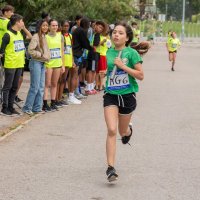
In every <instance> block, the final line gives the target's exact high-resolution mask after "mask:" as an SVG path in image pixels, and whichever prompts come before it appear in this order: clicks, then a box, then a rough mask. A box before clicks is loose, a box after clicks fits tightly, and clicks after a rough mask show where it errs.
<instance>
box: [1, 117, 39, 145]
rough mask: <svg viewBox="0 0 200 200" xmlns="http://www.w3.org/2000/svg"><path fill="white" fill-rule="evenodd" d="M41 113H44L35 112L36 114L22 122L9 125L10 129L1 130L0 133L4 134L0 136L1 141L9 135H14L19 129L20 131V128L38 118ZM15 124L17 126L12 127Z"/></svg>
mask: <svg viewBox="0 0 200 200" xmlns="http://www.w3.org/2000/svg"><path fill="white" fill-rule="evenodd" d="M41 115H43V114H35V115H33V116H31V117H30V118H29V119H27V120H24V121H23V122H22V123H21V124H12V125H11V126H10V127H7V129H8V131H5V132H4V130H0V133H3V134H4V135H3V136H0V142H1V141H3V140H5V139H6V138H7V137H9V136H11V135H13V134H14V133H16V132H17V131H19V130H20V129H22V128H23V127H24V126H25V125H26V124H28V123H29V122H30V121H32V120H34V119H36V118H37V117H39V116H41ZM13 126H16V127H15V128H12V127H13ZM10 129H12V130H10ZM9 130H10V131H9Z"/></svg>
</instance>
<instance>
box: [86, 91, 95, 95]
mask: <svg viewBox="0 0 200 200" xmlns="http://www.w3.org/2000/svg"><path fill="white" fill-rule="evenodd" d="M85 93H86V94H87V95H94V92H93V91H92V90H86V91H85Z"/></svg>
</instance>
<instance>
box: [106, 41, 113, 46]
mask: <svg viewBox="0 0 200 200" xmlns="http://www.w3.org/2000/svg"><path fill="white" fill-rule="evenodd" d="M106 46H107V47H108V48H111V47H112V43H111V41H110V40H107V41H106Z"/></svg>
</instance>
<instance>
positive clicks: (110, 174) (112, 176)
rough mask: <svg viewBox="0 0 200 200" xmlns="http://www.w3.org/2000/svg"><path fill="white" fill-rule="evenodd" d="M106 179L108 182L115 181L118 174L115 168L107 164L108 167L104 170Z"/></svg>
mask: <svg viewBox="0 0 200 200" xmlns="http://www.w3.org/2000/svg"><path fill="white" fill-rule="evenodd" d="M106 175H107V180H108V181H109V182H113V181H116V180H117V179H118V174H117V173H116V170H115V168H114V167H112V166H110V165H109V166H108V169H107V170H106Z"/></svg>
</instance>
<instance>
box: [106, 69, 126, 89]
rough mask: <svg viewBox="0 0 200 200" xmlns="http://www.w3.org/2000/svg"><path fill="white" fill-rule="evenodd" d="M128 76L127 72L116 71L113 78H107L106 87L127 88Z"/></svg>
mask: <svg viewBox="0 0 200 200" xmlns="http://www.w3.org/2000/svg"><path fill="white" fill-rule="evenodd" d="M129 87H130V83H129V77H128V74H127V73H126V72H124V71H117V72H116V75H115V77H114V79H111V78H110V76H109V79H108V88H109V89H110V90H120V89H125V88H129Z"/></svg>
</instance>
